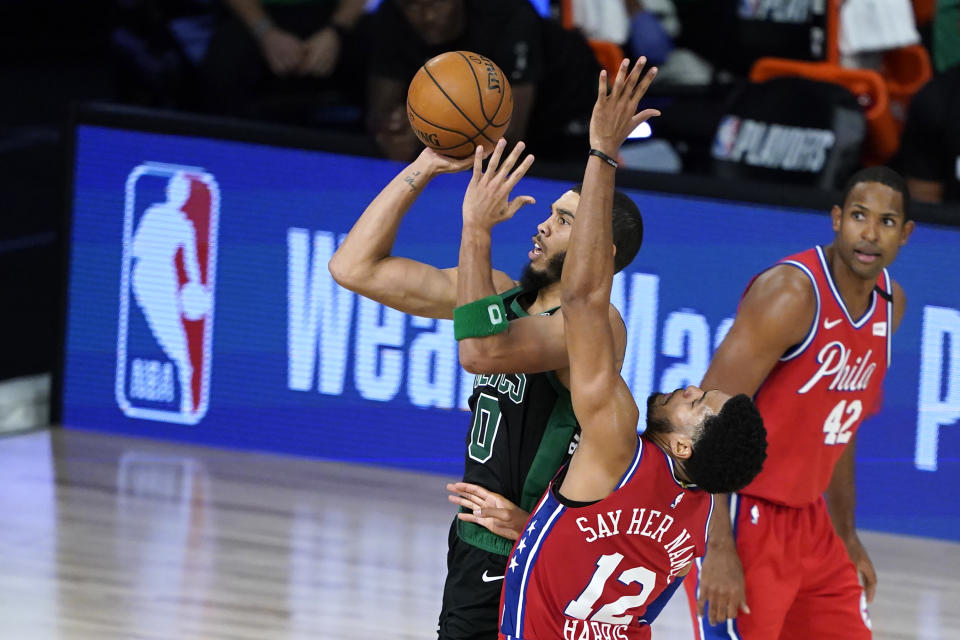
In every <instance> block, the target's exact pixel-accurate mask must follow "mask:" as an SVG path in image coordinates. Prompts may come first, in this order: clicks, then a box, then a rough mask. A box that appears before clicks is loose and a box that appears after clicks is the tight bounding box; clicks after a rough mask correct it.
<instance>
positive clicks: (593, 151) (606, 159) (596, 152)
mask: <svg viewBox="0 0 960 640" xmlns="http://www.w3.org/2000/svg"><path fill="white" fill-rule="evenodd" d="M590 155H592V156H597V157H598V158H600V159H601V160H603V161H604V162H606V163H607V164H608V165H610V166H611V167H613V168H614V169H616V168H617V167H619V166H620V165H619V164H618V163H617V161H616V160H614V159H613V158H611V157H610V156H608V155H607V154H605V153H604V152H603V151H600V150H598V149H590Z"/></svg>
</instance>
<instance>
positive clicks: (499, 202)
mask: <svg viewBox="0 0 960 640" xmlns="http://www.w3.org/2000/svg"><path fill="white" fill-rule="evenodd" d="M506 146H507V141H506V140H504V139H503V138H501V139H500V140H499V141H498V142H497V146H496V147H494V149H493V153H492V154H490V161H489V162H488V163H487V170H486V171H484V170H483V156H484V153H483V147H477V150H476V152H475V153H474V154H473V177H472V178H471V179H470V184H469V185H468V186H467V192H466V194H464V196H463V224H464V226H468V225H476V226H479V227H481V228H484V229H487V230H489V229H492V228H493V226H494V225H495V224H497V223H498V222H503V221H504V220H509V219H510V218H512V217H513V215H514V214H515V213H516V212H517V211H519V210H520V207H522V206H524V205H527V204H533V203H534V202H536V201H535V200H534V199H533V198H532V197H531V196H517V197H516V198H514V199H513V200H508V199H509V198H510V192H511V191H513V188H514V187H515V186H516V184H517V182H519V181H520V178H522V177H523V176H524V174H525V173H526V172H527V170H528V169H529V168H530V165H532V164H533V156H532V155H528V156H527V157H526V158H524V159H523V162H521V163H520V166H518V167H517V168H516V169H514V168H513V167H514V165H516V164H517V160H519V159H520V154H522V153H523V149H524V144H523V142H518V143H517V144H516V146H514V147H513V151H511V152H510V155H508V156H507V157H506V159H504V160H503V163H502V164H501V162H500V160H501V158H502V156H503V150H504V149H505V148H506Z"/></svg>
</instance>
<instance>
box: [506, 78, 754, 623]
mask: <svg viewBox="0 0 960 640" xmlns="http://www.w3.org/2000/svg"><path fill="white" fill-rule="evenodd" d="M642 62H643V59H641V60H640V61H638V62H637V64H636V65H634V67H633V69H632V70H631V71H630V72H629V73H628V72H627V70H628V61H627V60H624V61H623V63H622V64H621V66H620V69H619V72H618V74H617V78H616V80H615V82H614V84H613V87H612V89H611V90H610V93H609V95H608V94H607V83H606V78H605V74H604V73H601V75H600V83H599V87H598V97H597V103H596V106H595V107H594V111H593V117H592V119H591V121H590V145H591V150H590V158H589V160H588V162H587V168H586V171H585V173H584V179H583V189H582V191H581V202H580V207H579V209H578V213H579V215H578V216H577V222H576V224H575V225H573V229H572V231H571V237H570V244H569V248H568V256H567V260H566V261H565V263H564V267H563V275H562V279H561V296H562V303H563V310H564V313H563V321H564V325H565V332H564V335H565V339H566V344H567V351H568V353H569V359H570V394H571V397H572V400H573V408H574V411H575V413H576V417H577V419H578V421H579V422H580V425H581V429H582V433H581V439H580V444H579V446H578V447H577V450H576V451H575V452H574V454H573V457H572V458H571V460H570V462H569V464H568V466H567V467H565V468H564V469H562V470H561V471H560V472H559V473H558V474H557V477H556V478H555V479H554V480H553V481H552V482H551V484H550V486H549V488H548V489H547V491H546V493H545V494H544V495H543V497H542V498H541V499H540V501H539V503H538V504H537V506H536V508H535V509H534V511H533V512H532V513H531V515H530V519H529V522H528V524H527V525H526V527H525V528H524V531H523V534H522V536H521V537H520V539H519V540H518V542H517V544H516V545H515V546H514V548H513V551H512V552H511V555H510V562H509V565H508V569H507V577H506V580H505V583H504V591H503V602H502V606H503V611H502V614H501V615H502V617H501V623H500V639H501V640H508V639H519V638H522V639H523V640H547V639H554V638H611V639H613V638H618V639H622V640H633V639H638V638H648V637H649V636H650V627H649V622H650V621H651V620H652V619H653V617H654V616H655V615H656V614H657V613H658V612H659V610H660V609H661V608H662V606H663V604H664V603H665V602H666V599H668V598H669V596H670V595H671V594H672V592H673V590H674V589H676V586H677V585H678V584H679V583H680V581H681V580H682V576H683V575H685V574H686V573H687V572H688V571H689V570H690V567H691V566H692V564H693V560H694V558H696V557H699V556H702V555H703V553H704V550H705V545H706V528H707V522H708V520H709V515H710V511H711V509H712V506H713V498H712V497H711V495H710V493H709V492H718V491H723V490H724V488H726V489H730V490H732V488H733V487H743V486H744V485H746V484H747V483H748V482H750V481H751V480H752V479H753V477H754V476H755V475H756V474H757V472H759V471H760V467H761V465H762V463H763V460H764V458H765V449H766V440H765V432H764V428H763V422H762V420H761V419H760V415H759V413H758V412H757V410H756V407H754V406H753V403H752V402H751V400H750V399H749V398H747V397H746V396H744V395H738V396H735V397H731V396H729V395H728V394H725V393H723V392H721V391H702V390H700V389H698V388H696V387H688V388H686V389H677V390H676V391H674V392H673V393H671V394H669V395H667V394H654V395H653V396H651V397H650V399H649V401H648V410H647V429H646V430H645V431H644V433H643V435H642V436H639V437H638V436H637V421H638V419H639V410H638V408H637V405H636V403H635V402H634V399H633V396H632V395H631V393H630V389H629V387H628V386H627V384H626V382H624V380H623V378H622V377H621V376H620V372H619V363H618V361H617V360H618V353H617V351H616V348H615V346H614V345H615V342H614V334H613V332H612V331H611V328H610V323H609V318H608V313H609V312H608V307H609V304H610V290H611V287H612V284H613V275H614V254H615V248H614V244H613V238H612V234H611V226H612V225H611V210H612V203H613V187H614V175H615V171H616V168H617V165H616V161H615V160H613V158H614V157H615V156H616V155H617V153H618V151H619V149H620V145H621V144H622V143H623V141H624V140H625V139H626V137H627V135H628V134H629V133H630V132H631V131H632V130H633V129H634V128H635V127H636V126H638V125H639V124H640V123H641V122H643V121H645V120H646V119H648V118H649V117H651V116H652V115H655V114H656V112H655V111H653V110H645V111H642V112H640V113H637V104H638V102H639V100H640V98H641V97H642V96H643V94H644V92H645V91H646V88H647V86H649V84H650V81H651V80H652V76H653V74H652V73H648V74H647V75H646V76H645V77H644V78H643V79H641V71H642V68H643V64H642Z"/></svg>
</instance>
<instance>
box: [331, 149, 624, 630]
mask: <svg viewBox="0 0 960 640" xmlns="http://www.w3.org/2000/svg"><path fill="white" fill-rule="evenodd" d="M523 148H524V147H523V145H522V143H518V145H517V146H516V147H515V148H514V149H513V151H512V152H511V153H510V154H508V155H507V156H506V157H503V155H504V150H505V143H504V142H502V141H501V142H500V143H499V144H498V145H497V146H496V148H495V149H494V150H493V153H492V154H491V159H490V163H489V166H488V167H487V170H486V171H481V170H480V166H479V160H480V158H479V157H477V159H476V162H477V164H476V165H475V168H474V175H473V179H472V180H471V181H470V185H469V187H468V188H467V192H466V194H465V196H464V203H463V231H462V237H461V251H460V264H459V266H458V267H454V268H448V269H438V268H436V267H433V266H431V265H428V264H424V263H421V262H416V261H413V260H408V259H406V258H400V257H397V256H393V255H391V254H392V249H393V243H394V240H395V238H396V235H397V230H398V228H399V226H400V222H401V221H402V219H403V217H404V215H405V214H406V212H407V210H408V209H409V208H410V206H411V205H412V204H413V203H414V201H415V200H416V199H417V197H418V196H419V195H420V194H421V193H422V192H423V190H424V189H425V187H426V185H427V184H428V183H429V182H430V180H431V179H432V178H433V177H435V176H436V175H438V174H441V173H448V172H453V171H461V170H464V169H467V168H468V167H470V166H471V164H472V163H474V159H472V158H467V159H465V160H459V161H458V160H452V159H450V158H446V157H444V156H441V155H439V154H437V153H436V152H434V151H432V150H430V149H426V150H424V151H423V152H422V153H421V154H420V156H419V157H418V158H417V160H415V161H414V162H413V163H412V164H411V165H409V166H408V167H407V168H406V169H404V171H402V172H401V173H400V174H398V175H397V176H396V177H395V178H394V179H393V180H392V181H391V182H390V183H389V184H388V185H387V186H386V187H385V188H384V189H383V190H382V191H381V192H380V194H379V195H378V196H377V197H376V198H375V199H374V200H373V202H371V203H370V205H369V206H368V207H367V209H366V210H365V211H364V212H363V215H361V216H360V218H359V220H357V222H356V224H355V225H354V226H353V228H352V229H351V230H350V233H349V234H348V235H347V238H346V239H345V240H344V242H343V244H342V246H341V247H340V248H339V249H338V250H337V252H336V254H335V255H334V257H333V259H332V260H331V261H330V272H331V274H332V275H333V277H334V279H335V280H336V281H337V282H338V283H339V284H340V285H342V286H344V287H346V288H348V289H350V290H352V291H355V292H357V293H359V294H361V295H363V296H366V297H368V298H371V299H373V300H376V301H378V302H380V303H382V304H385V305H387V306H389V307H392V308H394V309H398V310H400V311H403V312H406V313H411V314H415V315H421V316H427V317H431V318H452V317H454V310H455V308H456V307H460V306H463V305H464V304H465V303H470V302H473V301H475V300H478V299H483V298H487V299H489V300H490V303H491V304H492V303H493V302H497V303H498V304H499V305H501V307H500V308H501V309H502V310H501V313H502V314H503V315H502V316H501V319H502V320H503V321H504V322H502V323H501V324H499V325H498V326H495V327H493V326H490V325H489V324H484V322H483V318H484V316H483V313H480V315H479V316H477V315H475V314H473V315H472V314H471V313H470V309H462V310H461V311H460V313H459V314H458V318H457V322H456V323H455V333H456V334H457V337H458V338H459V339H460V343H459V344H460V359H461V362H462V364H463V365H464V367H465V368H466V369H467V370H468V371H471V372H473V373H477V374H480V375H478V377H477V378H476V381H475V385H474V392H473V395H472V397H471V398H470V408H471V411H472V417H471V426H470V433H469V436H468V445H467V451H466V456H465V462H464V476H463V479H464V480H465V481H466V482H468V483H470V485H471V486H477V487H481V488H483V489H485V490H489V491H491V492H493V493H494V494H495V495H497V496H502V497H503V498H504V500H505V502H504V506H503V509H502V510H501V513H500V514H499V515H500V516H501V517H500V519H499V520H498V525H497V527H496V528H492V527H491V529H493V530H490V529H488V528H487V527H485V526H484V523H482V522H477V521H476V517H475V516H474V515H473V514H472V513H469V512H467V513H461V514H460V518H458V519H455V520H454V521H453V523H452V525H451V528H450V538H449V552H448V573H447V580H446V583H445V585H444V595H443V606H442V611H441V614H440V638H444V639H447V638H450V639H453V638H485V639H489V638H490V637H492V636H494V635H495V634H496V633H497V620H498V614H499V604H500V588H501V585H502V584H503V583H502V580H503V576H504V570H505V568H506V564H507V554H508V553H509V552H510V548H511V546H512V545H513V541H514V540H515V539H516V537H517V536H518V535H519V532H520V531H521V530H522V527H523V523H524V522H525V521H526V519H527V515H528V514H527V511H529V509H530V508H532V506H533V505H534V504H535V502H536V500H537V499H538V498H539V497H540V496H541V495H542V494H543V491H544V489H545V488H546V486H547V484H548V483H549V481H550V478H552V477H553V475H554V474H555V473H556V471H557V469H558V468H559V467H560V465H561V464H562V463H563V462H564V460H565V459H566V458H567V456H568V455H569V451H570V448H571V446H572V444H571V440H572V439H573V438H574V435H575V432H576V429H577V425H576V419H575V418H574V416H573V410H572V408H571V405H570V395H569V392H568V391H567V387H566V384H567V380H568V377H569V373H568V371H567V366H568V360H567V350H566V345H565V342H564V331H565V330H564V323H563V318H562V310H560V282H559V279H560V272H561V269H562V266H563V259H564V255H565V253H566V249H567V242H568V240H569V237H570V228H571V225H572V224H573V222H574V219H575V218H576V215H577V211H578V204H579V201H580V195H579V189H578V188H576V187H574V188H573V189H571V190H569V191H567V192H566V193H564V194H563V195H561V196H560V197H559V198H558V199H557V200H556V201H554V202H553V203H552V204H551V205H550V208H549V211H548V215H547V218H546V219H545V220H543V221H542V222H541V223H539V224H538V225H537V227H536V235H535V236H534V238H533V247H532V250H531V251H530V252H529V254H528V257H529V259H530V262H529V264H528V265H527V267H526V269H525V270H524V274H523V275H522V276H521V278H520V280H519V281H514V280H513V279H512V278H510V277H509V276H508V275H507V274H505V273H503V272H502V271H497V270H494V269H492V268H491V261H490V230H491V229H492V227H493V226H494V225H495V224H496V223H497V222H499V221H501V220H504V219H506V218H509V217H510V216H512V215H513V214H515V213H516V212H517V211H518V210H519V209H520V208H521V207H522V206H524V205H527V204H531V203H532V198H529V197H526V196H520V197H517V198H513V199H512V200H511V199H510V198H509V194H510V190H511V189H512V188H513V186H514V185H515V184H516V183H517V181H518V180H519V179H520V178H521V177H522V176H523V175H524V174H525V173H526V171H527V169H528V168H529V166H530V164H531V163H532V162H533V159H532V157H528V158H527V159H525V160H524V161H523V162H521V163H520V164H519V165H517V162H518V160H519V158H520V154H521V153H522V151H523ZM610 224H611V234H612V237H613V240H612V241H611V243H612V244H611V246H614V245H615V246H616V258H615V268H616V269H617V270H620V269H622V268H623V267H625V266H626V265H628V264H629V263H630V261H631V260H632V259H633V257H634V256H635V255H636V253H637V251H638V250H639V248H640V243H641V240H642V234H643V225H642V221H641V218H640V212H639V210H637V207H636V205H634V204H633V202H632V201H631V200H630V199H629V198H628V197H627V196H625V195H623V194H620V193H615V194H614V195H613V216H612V222H611V223H610ZM472 309H473V310H476V309H478V307H476V306H475V307H473V308H472ZM481 311H483V310H482V309H481ZM484 313H485V312H484ZM606 313H607V322H608V323H609V332H610V335H611V336H612V337H611V340H612V341H613V342H612V344H613V346H612V348H613V352H614V354H615V359H616V362H617V363H618V366H619V363H620V362H621V361H622V360H623V353H624V349H625V345H626V328H625V327H624V324H623V320H622V319H621V318H620V314H619V313H618V312H617V310H616V309H615V308H614V307H613V306H612V305H611V304H610V303H609V301H608V302H607V305H606ZM488 323H489V320H488ZM514 505H519V506H514Z"/></svg>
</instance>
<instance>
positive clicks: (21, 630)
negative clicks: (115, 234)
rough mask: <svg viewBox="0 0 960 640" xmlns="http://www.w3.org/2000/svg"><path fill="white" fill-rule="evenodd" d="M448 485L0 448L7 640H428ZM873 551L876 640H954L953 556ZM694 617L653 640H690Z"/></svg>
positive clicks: (189, 457) (199, 456) (958, 558)
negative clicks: (876, 584)
mask: <svg viewBox="0 0 960 640" xmlns="http://www.w3.org/2000/svg"><path fill="white" fill-rule="evenodd" d="M445 481H446V479H445V478H442V477H439V476H434V475H428V474H417V473H407V472H399V471H390V470H384V469H377V468H370V467H361V466H351V465H346V464H339V463H330V462H319V461H316V460H308V459H299V458H290V457H283V456H275V455H266V454H258V453H253V452H245V451H226V450H220V449H211V448H204V447H192V446H184V445H175V444H171V443H165V442H157V441H151V440H144V439H133V438H124V437H117V436H107V435H102V434H95V433H89V432H81V431H70V430H59V429H54V430H51V431H42V432H35V433H31V434H27V435H22V436H12V437H5V438H0V514H2V515H0V639H2V640H54V639H56V640H61V639H62V640H113V639H124V640H141V639H142V640H147V639H150V640H152V639H164V640H166V639H178V640H179V639H185V640H186V639H190V640H193V639H197V640H253V639H257V640H275V639H276V640H279V639H284V640H286V639H297V638H318V639H323V640H373V639H378V640H379V639H383V638H397V639H406V638H418V639H430V638H435V637H436V636H435V632H434V630H435V625H436V615H437V611H438V608H439V602H440V591H441V588H442V585H443V576H444V565H445V553H446V536H447V529H448V526H449V524H450V519H451V517H452V513H453V508H452V506H450V505H449V504H448V503H447V501H446V492H445V490H444V484H445ZM863 538H864V542H865V544H866V545H867V548H868V549H869V550H870V552H871V554H872V557H873V560H874V563H875V564H876V567H877V570H878V572H879V574H880V587H879V589H878V592H877V598H876V600H875V601H874V603H873V605H872V606H871V613H872V615H873V621H874V630H875V636H874V637H875V638H877V639H880V640H894V639H896V640H899V639H901V638H903V639H906V638H917V639H919V640H934V639H938V640H947V639H960V605H958V602H960V544H956V543H947V542H941V541H935V540H928V539H921V538H909V537H903V536H892V535H886V534H876V533H866V534H864V536H863ZM685 606H686V605H685V601H684V600H683V598H682V594H681V596H680V597H677V598H675V599H674V600H673V601H672V602H671V603H670V605H668V607H667V609H666V610H665V611H664V613H663V614H662V615H661V617H660V618H659V619H658V621H657V624H656V625H655V626H654V638H655V640H673V639H679V638H689V637H690V623H689V621H688V619H687V618H686V613H685Z"/></svg>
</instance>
